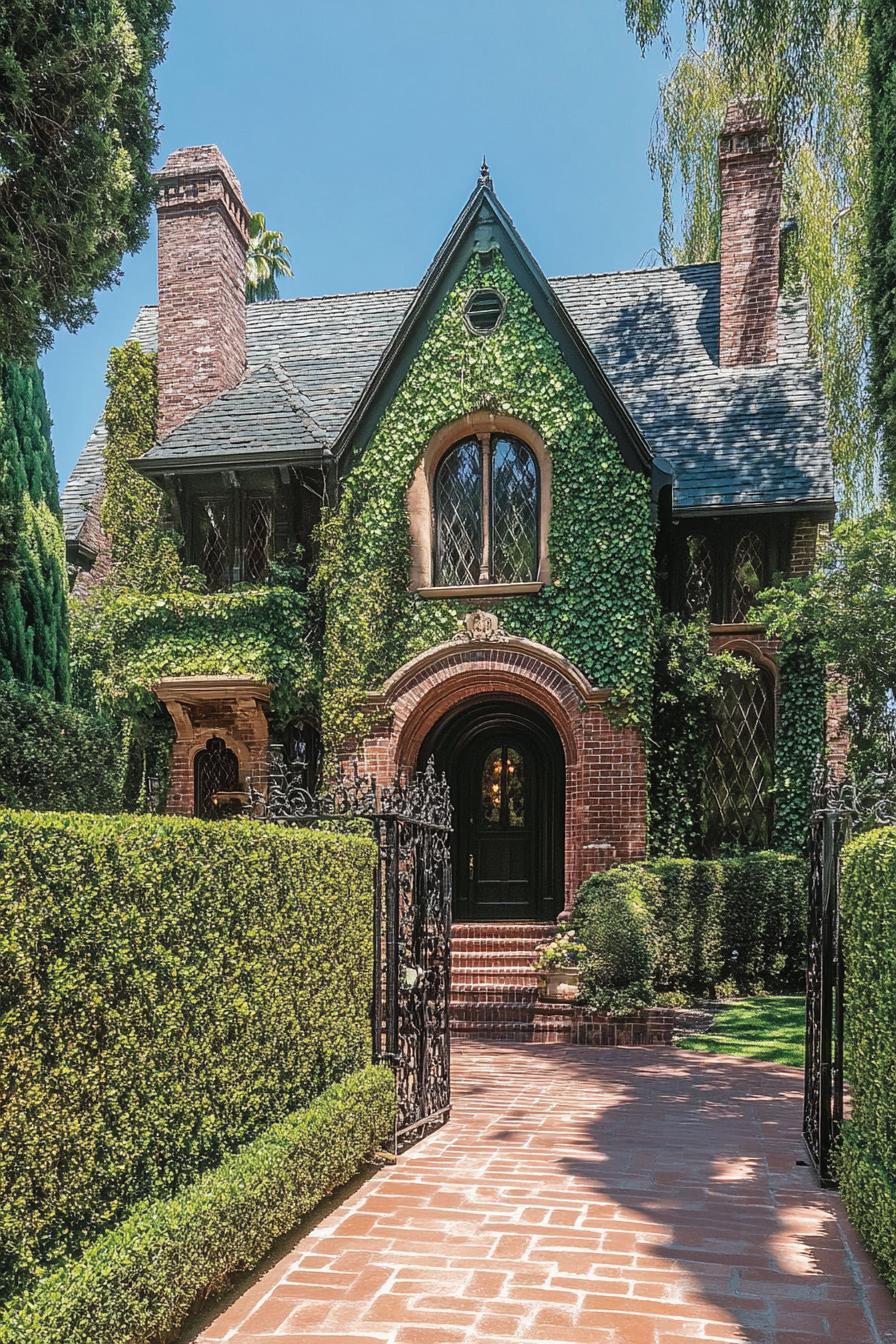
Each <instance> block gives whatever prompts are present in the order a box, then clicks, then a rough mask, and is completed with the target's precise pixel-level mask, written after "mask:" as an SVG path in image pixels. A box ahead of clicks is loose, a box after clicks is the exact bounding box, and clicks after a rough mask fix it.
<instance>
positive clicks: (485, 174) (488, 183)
mask: <svg viewBox="0 0 896 1344" xmlns="http://www.w3.org/2000/svg"><path fill="white" fill-rule="evenodd" d="M479 185H480V187H488V189H489V191H494V183H493V182H492V175H491V173H490V172H489V168H488V164H487V163H486V161H485V155H484V154H483V156H482V167H481V168H480V169H479Z"/></svg>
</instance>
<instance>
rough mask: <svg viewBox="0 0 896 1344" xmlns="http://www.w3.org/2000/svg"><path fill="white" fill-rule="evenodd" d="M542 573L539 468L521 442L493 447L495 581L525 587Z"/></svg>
mask: <svg viewBox="0 0 896 1344" xmlns="http://www.w3.org/2000/svg"><path fill="white" fill-rule="evenodd" d="M537 570H538V468H537V467H536V465H535V458H534V456H533V454H532V450H531V448H527V447H526V445H525V444H524V443H522V442H521V441H520V440H519V439H511V438H506V437H504V436H503V435H502V436H501V437H496V438H495V439H494V440H493V443H492V579H493V580H494V582H495V583H525V582H527V581H529V580H531V579H534V578H535V574H536V572H537Z"/></svg>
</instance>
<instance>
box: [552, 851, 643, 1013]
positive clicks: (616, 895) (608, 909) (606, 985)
mask: <svg viewBox="0 0 896 1344" xmlns="http://www.w3.org/2000/svg"><path fill="white" fill-rule="evenodd" d="M573 924H574V928H575V933H576V937H577V938H578V939H579V941H580V942H581V943H582V944H583V946H584V947H585V948H586V949H587V951H586V954H585V955H584V957H583V959H582V965H581V992H582V997H583V998H584V999H585V1001H586V1003H588V1004H590V1006H591V1007H593V1008H602V1009H606V1010H609V1011H611V1012H617V1013H619V1012H629V1011H631V1010H632V1009H635V1008H644V1007H646V1006H647V1005H648V1004H650V1003H652V1002H653V974H654V968H655V964H656V938H655V935H654V929H653V922H652V920H651V916H650V911H649V909H648V906H647V902H646V900H645V899H644V891H643V887H642V884H639V883H638V882H633V881H632V880H631V873H630V870H629V869H626V868H616V869H612V870H611V871H610V872H609V873H601V874H598V875H595V876H594V877H591V878H589V879H588V880H587V881H586V882H583V883H582V886H581V887H580V888H579V893H578V898H577V900H576V904H575V909H574V911H573Z"/></svg>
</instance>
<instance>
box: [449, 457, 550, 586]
mask: <svg viewBox="0 0 896 1344" xmlns="http://www.w3.org/2000/svg"><path fill="white" fill-rule="evenodd" d="M433 514H434V533H435V555H434V566H433V568H434V575H433V577H434V582H435V583H436V584H437V585H441V586H445V587H459V586H466V585H470V584H490V583H493V584H512V583H531V582H533V581H534V580H535V579H536V578H537V576H538V567H539V470H538V463H537V461H536V457H535V454H534V453H533V452H532V449H531V448H530V447H529V446H528V444H526V443H524V442H523V441H522V440H521V439H518V438H515V437H513V436H511V435H509V434H480V435H477V436H476V437H471V438H467V439H463V440H461V441H460V442H459V443H456V444H454V445H453V447H451V448H450V449H449V450H448V452H447V453H445V455H444V457H443V458H442V460H441V462H440V463H439V466H438V468H437V471H436V476H435V485H434V490H433Z"/></svg>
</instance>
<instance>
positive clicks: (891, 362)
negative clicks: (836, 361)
mask: <svg viewBox="0 0 896 1344" xmlns="http://www.w3.org/2000/svg"><path fill="white" fill-rule="evenodd" d="M865 28H866V32H867V36H868V110H869V117H870V122H871V147H872V152H871V172H870V177H871V187H870V199H869V204H868V260H867V265H866V284H867V289H868V300H869V304H870V308H871V351H872V359H871V387H872V391H873V393H874V400H875V404H876V406H877V411H878V415H879V417H880V422H881V427H882V432H883V454H882V456H883V483H884V487H885V489H886V491H887V494H888V495H889V497H890V499H891V500H894V499H896V8H894V6H893V0H866V3H865Z"/></svg>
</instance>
